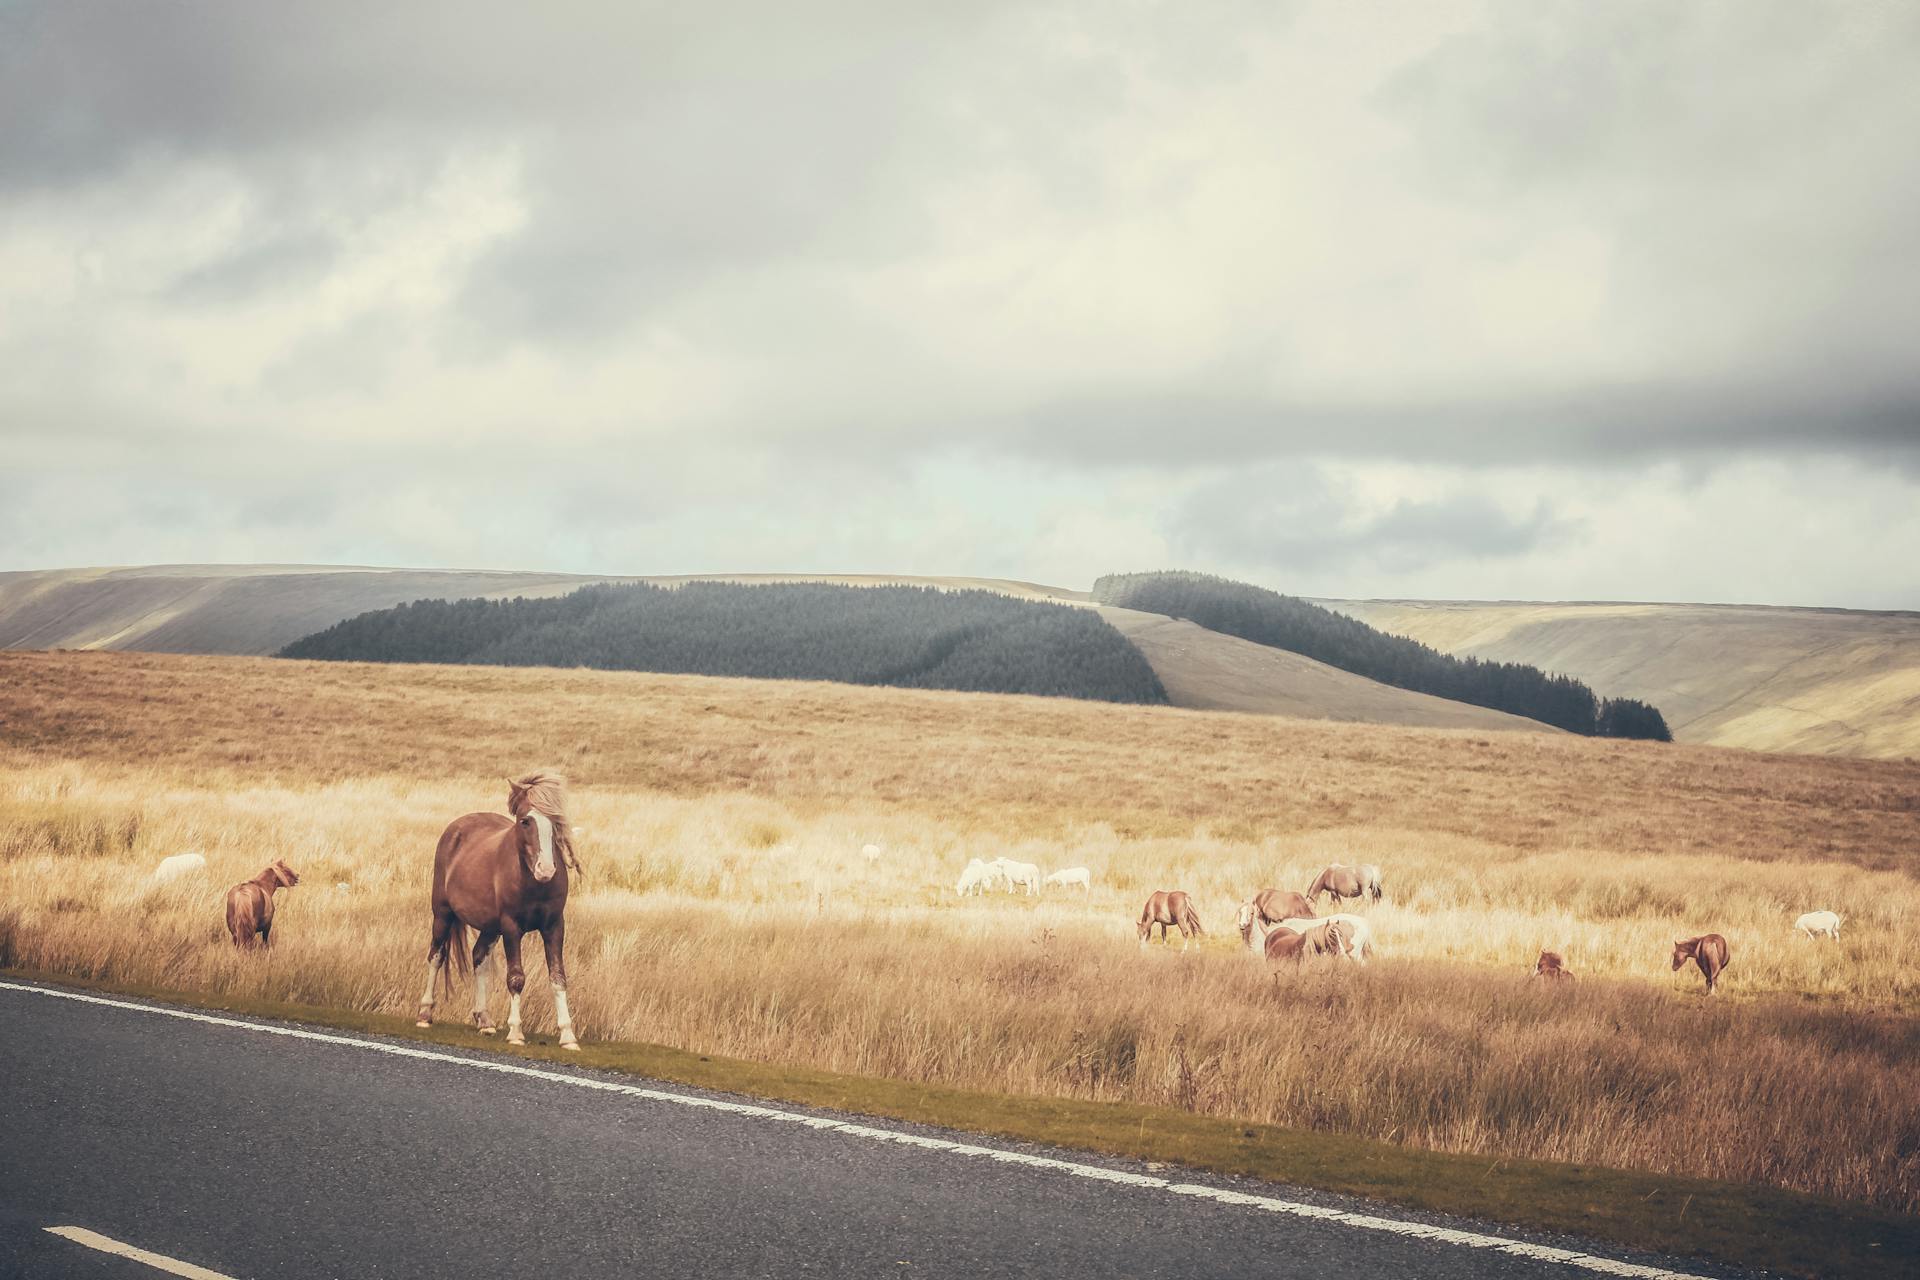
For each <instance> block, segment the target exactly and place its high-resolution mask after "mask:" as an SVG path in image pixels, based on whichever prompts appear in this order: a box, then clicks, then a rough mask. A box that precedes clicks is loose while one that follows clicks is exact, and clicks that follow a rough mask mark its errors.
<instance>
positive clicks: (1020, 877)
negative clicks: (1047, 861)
mask: <svg viewBox="0 0 1920 1280" xmlns="http://www.w3.org/2000/svg"><path fill="white" fill-rule="evenodd" d="M987 865H988V866H989V867H991V868H993V869H994V871H995V872H996V873H997V874H999V875H1001V876H1004V877H1005V878H1006V881H1007V892H1008V893H1012V892H1013V890H1014V886H1015V885H1022V886H1024V887H1025V888H1026V891H1027V895H1028V896H1029V897H1031V896H1032V895H1034V894H1036V893H1038V892H1040V868H1039V867H1037V866H1035V865H1034V864H1033V863H1031V862H1015V861H1014V860H1013V859H1012V858H995V859H994V860H993V861H992V862H989V863H988V864H987Z"/></svg>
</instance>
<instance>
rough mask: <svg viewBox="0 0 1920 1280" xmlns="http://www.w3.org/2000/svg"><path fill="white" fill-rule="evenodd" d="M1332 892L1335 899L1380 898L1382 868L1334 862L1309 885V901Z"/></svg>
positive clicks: (1376, 900)
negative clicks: (1352, 865)
mask: <svg viewBox="0 0 1920 1280" xmlns="http://www.w3.org/2000/svg"><path fill="white" fill-rule="evenodd" d="M1323 893H1330V894H1332V895H1333V898H1334V901H1335V902H1339V901H1340V900H1341V899H1343V898H1356V899H1358V898H1372V899H1373V900H1374V901H1375V902H1378V901H1379V900H1380V894H1381V889H1380V868H1378V867H1375V866H1365V867H1345V866H1342V865H1340V864H1339V863H1337V862H1336V863H1334V864H1333V865H1332V866H1330V867H1328V868H1327V869H1326V870H1325V871H1322V872H1321V873H1320V875H1319V876H1318V877H1317V878H1316V879H1315V880H1314V882H1313V883H1312V884H1310V885H1308V886H1307V892H1306V895H1305V896H1306V899H1307V901H1308V902H1310V903H1311V902H1318V901H1320V895H1321V894H1323Z"/></svg>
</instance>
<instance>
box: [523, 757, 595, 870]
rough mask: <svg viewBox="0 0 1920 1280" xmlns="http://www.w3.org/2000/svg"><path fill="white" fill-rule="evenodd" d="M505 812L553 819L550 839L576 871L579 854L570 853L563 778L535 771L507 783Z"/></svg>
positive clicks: (548, 771) (569, 823)
mask: <svg viewBox="0 0 1920 1280" xmlns="http://www.w3.org/2000/svg"><path fill="white" fill-rule="evenodd" d="M507 782H508V785H509V787H510V788H511V789H510V790H509V791H508V792H507V810H508V812H510V813H512V814H513V816H514V817H516V818H519V817H524V816H525V815H526V813H527V811H528V810H529V809H531V810H533V811H535V812H537V813H544V814H546V815H547V817H549V818H551V819H553V838H554V841H555V843H557V844H558V845H559V846H560V853H561V856H562V857H564V858H565V859H566V860H567V862H568V863H569V864H571V865H572V867H573V869H574V870H575V871H578V870H580V855H579V854H577V853H575V852H574V851H573V821H572V819H570V818H568V817H567V779H566V777H565V776H564V775H562V774H559V773H555V772H554V771H553V770H551V769H537V770H535V771H534V772H532V773H530V774H528V775H527V776H526V777H524V778H521V779H519V780H518V781H515V780H513V779H511V778H509V779H508V780H507Z"/></svg>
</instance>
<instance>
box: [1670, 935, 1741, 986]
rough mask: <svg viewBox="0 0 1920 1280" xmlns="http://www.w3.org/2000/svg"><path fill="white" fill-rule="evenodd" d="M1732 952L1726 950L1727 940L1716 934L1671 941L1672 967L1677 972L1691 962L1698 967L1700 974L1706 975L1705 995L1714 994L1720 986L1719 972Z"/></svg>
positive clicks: (1725, 965) (1724, 966)
mask: <svg viewBox="0 0 1920 1280" xmlns="http://www.w3.org/2000/svg"><path fill="white" fill-rule="evenodd" d="M1731 958H1732V952H1731V951H1729V950H1728V949H1727V940H1726V939H1725V938H1723V937H1721V936H1720V935H1719V934H1717V933H1703V934H1701V935H1700V936H1699V937H1697V938H1675V939H1674V940H1673V967H1674V969H1675V970H1676V971H1677V970H1678V969H1679V968H1680V966H1681V965H1683V964H1685V963H1686V962H1687V961H1689V960H1691V961H1693V962H1694V963H1695V964H1697V965H1699V966H1700V972H1701V973H1702V974H1704V975H1706V979H1707V994H1708V995H1712V994H1714V990H1715V988H1717V987H1718V986H1719V985H1720V974H1721V971H1722V970H1724V969H1725V968H1726V967H1727V962H1728V961H1729V960H1730V959H1731Z"/></svg>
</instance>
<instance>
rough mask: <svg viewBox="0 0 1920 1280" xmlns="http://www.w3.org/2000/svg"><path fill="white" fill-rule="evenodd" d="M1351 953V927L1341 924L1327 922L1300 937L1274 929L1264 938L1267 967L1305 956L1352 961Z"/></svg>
mask: <svg viewBox="0 0 1920 1280" xmlns="http://www.w3.org/2000/svg"><path fill="white" fill-rule="evenodd" d="M1353 950H1354V948H1353V926H1352V925H1350V924H1348V923H1347V922H1346V921H1344V920H1327V921H1324V922H1322V923H1321V924H1318V925H1315V926H1314V927H1313V928H1311V929H1308V930H1305V931H1304V932H1301V933H1295V932H1294V931H1293V930H1291V929H1275V930H1273V931H1272V932H1270V933H1269V934H1267V943H1266V951H1267V963H1268V964H1270V965H1274V966H1276V967H1277V966H1279V965H1281V964H1283V963H1286V962H1287V961H1292V962H1293V963H1294V964H1299V963H1300V962H1301V961H1302V960H1304V959H1306V958H1307V957H1308V956H1333V957H1334V958H1335V959H1340V958H1343V957H1351V956H1352V955H1353Z"/></svg>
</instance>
